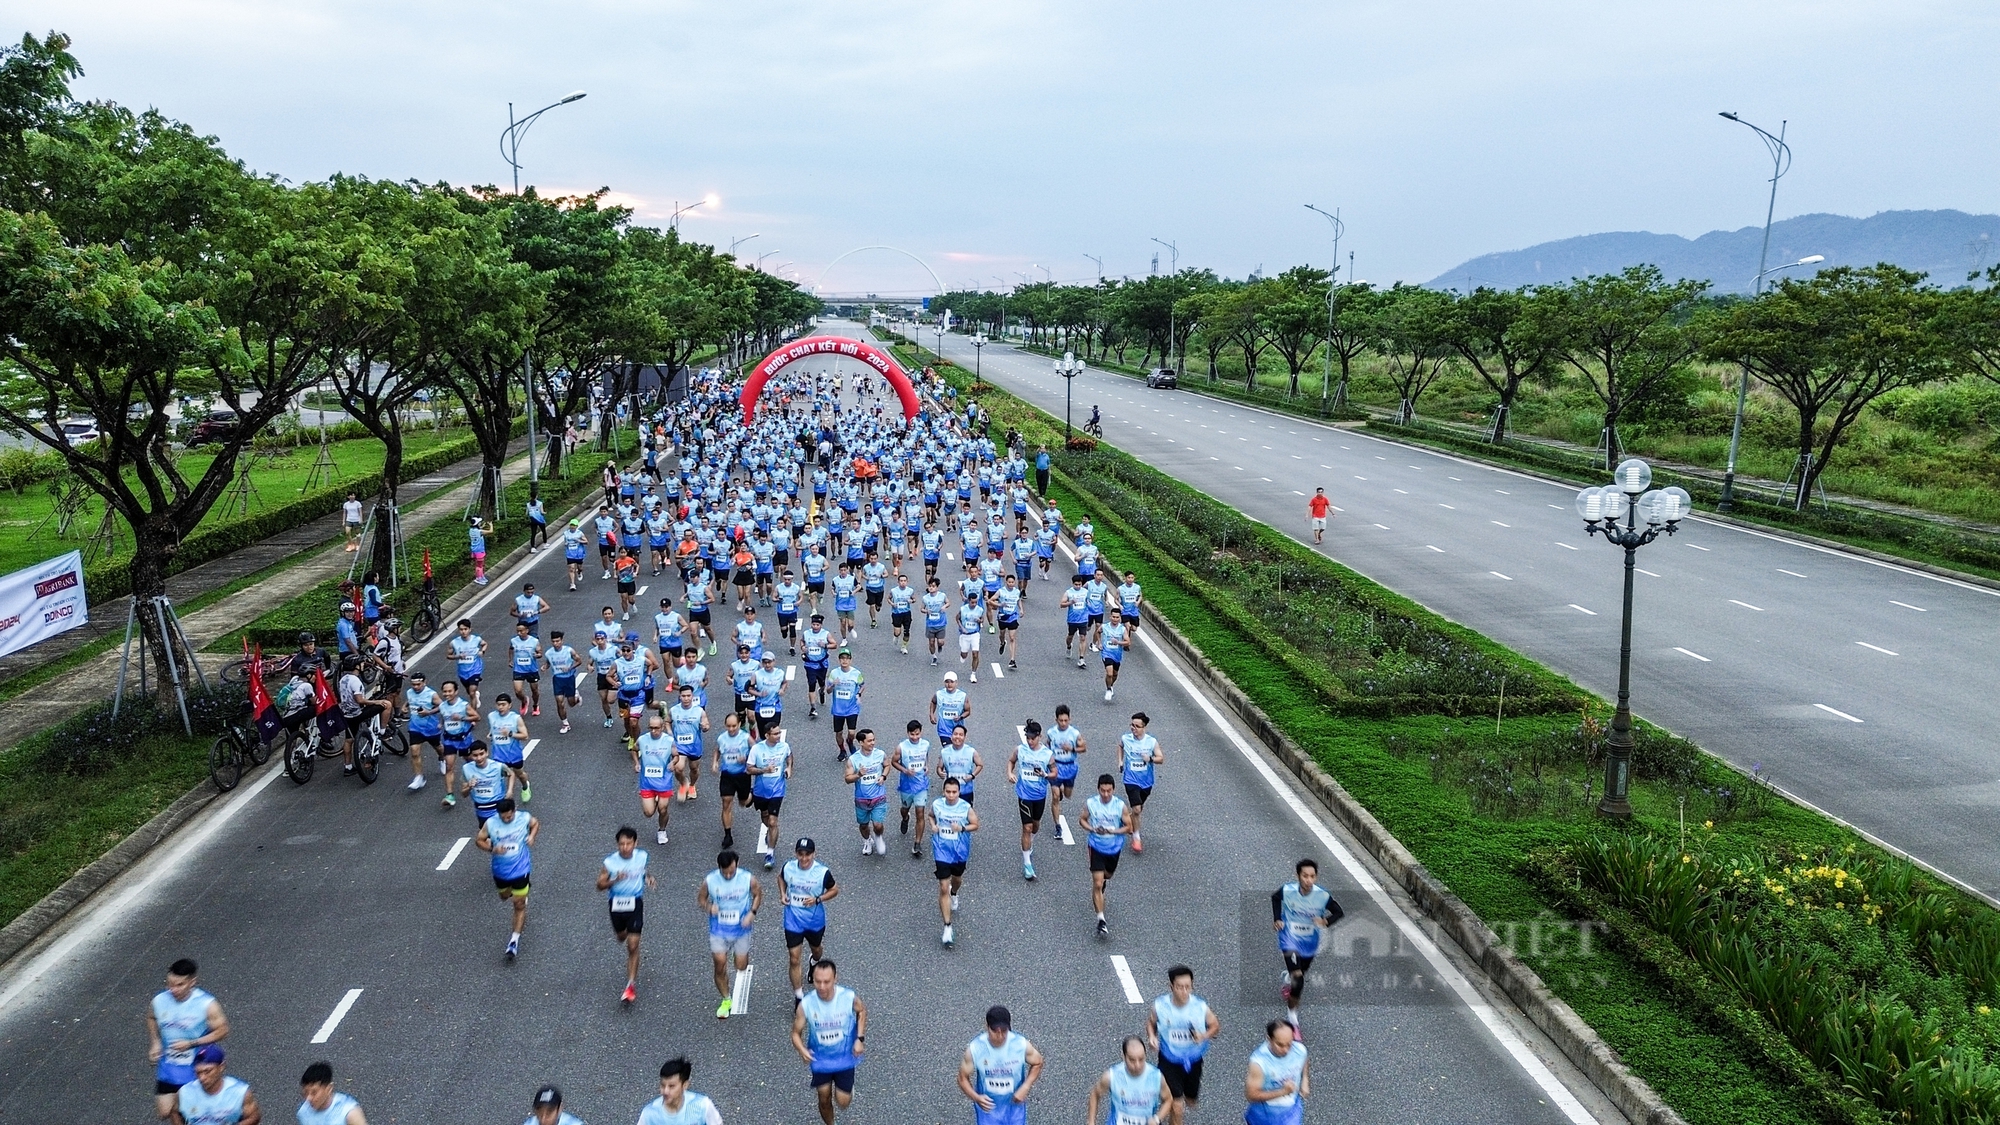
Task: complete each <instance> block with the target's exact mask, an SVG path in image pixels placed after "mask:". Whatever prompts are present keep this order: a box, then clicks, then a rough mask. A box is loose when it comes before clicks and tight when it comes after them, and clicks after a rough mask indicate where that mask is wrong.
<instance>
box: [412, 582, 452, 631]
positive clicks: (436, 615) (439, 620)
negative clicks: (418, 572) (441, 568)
mask: <svg viewBox="0 0 2000 1125" xmlns="http://www.w3.org/2000/svg"><path fill="white" fill-rule="evenodd" d="M443 627H444V603H443V602H442V601H440V600H438V592H437V579H436V578H433V577H431V576H430V575H428V574H426V575H425V576H424V585H423V588H422V590H420V591H419V592H418V603H417V612H416V614H415V616H414V617H412V618H411V620H410V637H411V638H412V639H413V640H415V641H416V642H417V643H418V644H423V643H424V642H425V641H428V640H430V639H431V638H432V637H435V636H437V634H438V630H439V629H441V628H443Z"/></svg>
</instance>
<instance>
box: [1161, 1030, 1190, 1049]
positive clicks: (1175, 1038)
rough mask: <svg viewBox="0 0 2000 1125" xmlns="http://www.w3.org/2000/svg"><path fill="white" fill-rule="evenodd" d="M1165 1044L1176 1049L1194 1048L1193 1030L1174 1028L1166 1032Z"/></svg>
mask: <svg viewBox="0 0 2000 1125" xmlns="http://www.w3.org/2000/svg"><path fill="white" fill-rule="evenodd" d="M1167 1042H1169V1043H1172V1044H1173V1045H1174V1046H1176V1047H1192V1046H1194V1042H1195V1039H1194V1028H1192V1027H1177V1028H1174V1029H1173V1030H1172V1031H1169V1032H1167Z"/></svg>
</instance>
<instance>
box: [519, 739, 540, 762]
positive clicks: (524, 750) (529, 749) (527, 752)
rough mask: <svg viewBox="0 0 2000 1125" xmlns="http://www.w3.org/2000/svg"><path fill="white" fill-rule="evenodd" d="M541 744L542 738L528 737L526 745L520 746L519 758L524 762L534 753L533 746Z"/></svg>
mask: <svg viewBox="0 0 2000 1125" xmlns="http://www.w3.org/2000/svg"><path fill="white" fill-rule="evenodd" d="M541 744H542V740H541V739H539V738H531V739H529V740H528V744H527V745H526V746H523V747H521V760H522V761H524V762H525V761H527V760H528V759H529V758H531V757H533V756H534V753H535V747H537V746H540V745H541Z"/></svg>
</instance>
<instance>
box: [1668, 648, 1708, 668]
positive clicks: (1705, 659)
mask: <svg viewBox="0 0 2000 1125" xmlns="http://www.w3.org/2000/svg"><path fill="white" fill-rule="evenodd" d="M1674 651H1675V652H1678V653H1680V654H1681V655H1682V656H1692V657H1694V658H1695V659H1696V660H1699V661H1701V662H1702V663H1703V664H1710V663H1713V661H1711V660H1709V658H1708V657H1706V656H1703V655H1702V654H1700V653H1698V652H1695V651H1694V650H1692V649H1685V648H1682V647H1681V646H1679V645H1675V646H1674Z"/></svg>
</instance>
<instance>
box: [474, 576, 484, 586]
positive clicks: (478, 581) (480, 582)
mask: <svg viewBox="0 0 2000 1125" xmlns="http://www.w3.org/2000/svg"><path fill="white" fill-rule="evenodd" d="M472 584H473V585H474V586H484V585H486V576H485V575H484V574H482V575H480V576H479V577H477V578H475V579H473V580H472Z"/></svg>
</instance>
